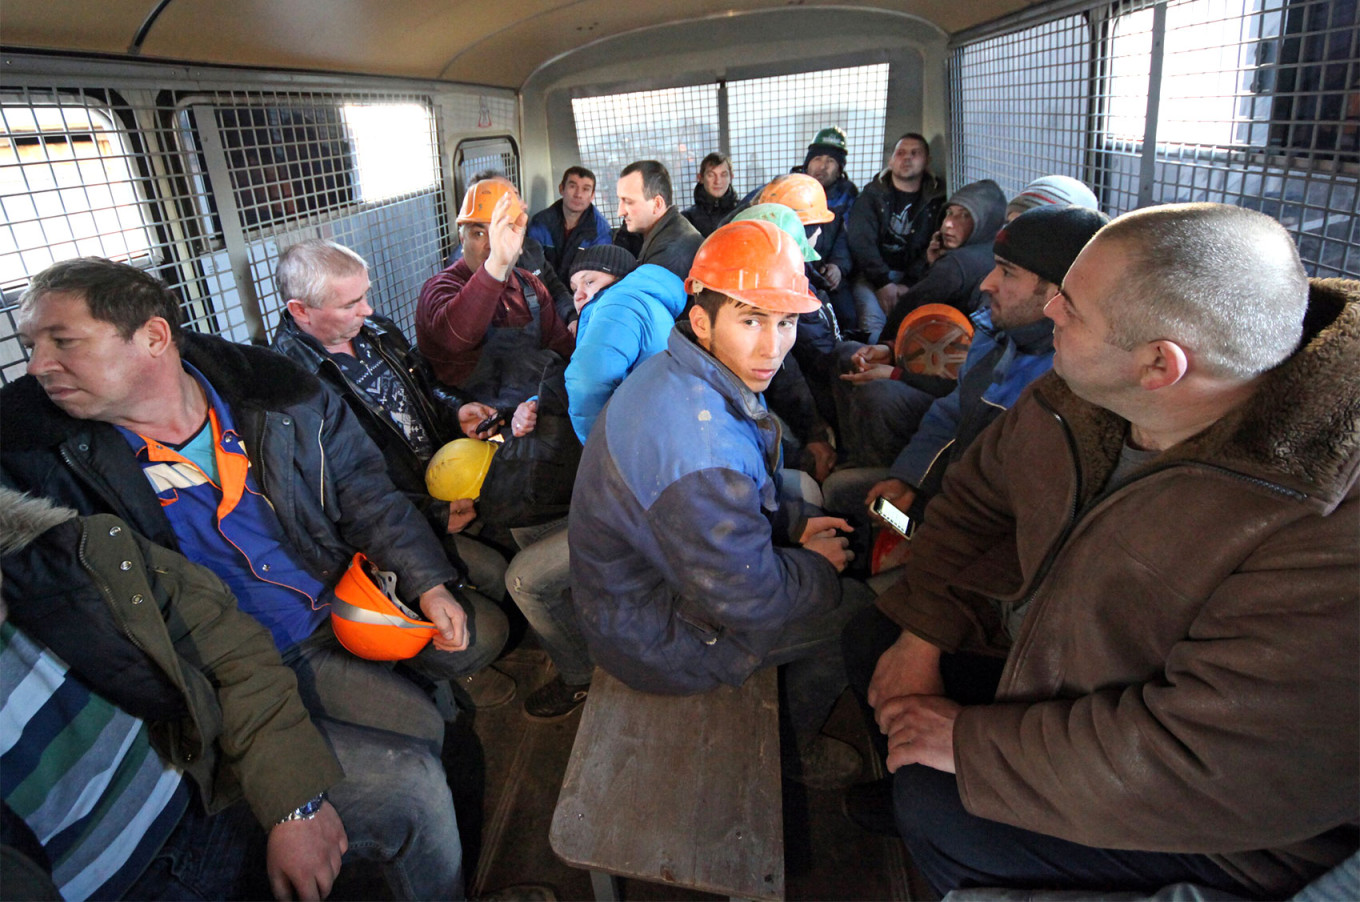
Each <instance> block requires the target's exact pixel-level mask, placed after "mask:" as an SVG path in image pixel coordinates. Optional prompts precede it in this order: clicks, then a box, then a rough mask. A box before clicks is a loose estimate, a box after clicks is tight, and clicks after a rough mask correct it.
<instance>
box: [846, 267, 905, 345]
mask: <svg viewBox="0 0 1360 902" xmlns="http://www.w3.org/2000/svg"><path fill="white" fill-rule="evenodd" d="M905 275H906V273H902V272H897V271H895V270H894V271H892V272H889V273H888V281H890V282H901V281H902V278H903V277H904V276H905ZM851 292H852V293H853V294H854V297H855V317H856V326H857V327H858V328H859V330H860V331H862V332H868V333H869V344H874V343H876V342H877V341H878V340H879V338H880V337H881V336H880V335H879V333H880V332H881V331H883V327H884V326H885V325H886V324H887V322H888V312H887V311H886V310H884V309H883V305H882V304H880V303H879V302H878V295H877V294H876V293H874V286H873V285H871V284H870V283H869V282H868V281H866V280H864V279H856V280H855V284H854V286H853V287H852V288H851ZM893 338H894V336H892V335H889V336H887V338H886V339H885V340H886V341H887V342H888V343H889V344H892V341H893Z"/></svg>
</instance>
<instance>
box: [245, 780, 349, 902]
mask: <svg viewBox="0 0 1360 902" xmlns="http://www.w3.org/2000/svg"><path fill="white" fill-rule="evenodd" d="M348 848H349V839H348V837H346V836H345V825H344V824H343V823H341V821H340V815H339V813H337V812H336V810H335V808H334V807H332V806H331V803H330V802H322V803H321V810H320V811H318V812H317V813H316V816H315V817H313V818H310V819H308V820H295V821H284V822H283V823H281V824H275V825H274V826H273V827H272V828H270V830H269V844H268V847H267V849H266V851H265V869H266V871H267V873H268V874H269V888H270V890H271V891H272V892H273V893H274V898H275V899H324V898H326V897H327V896H328V895H330V892H331V885H332V884H333V883H335V878H336V876H337V875H338V874H339V873H340V858H341V856H343V855H344V854H345V851H346V850H347V849H348Z"/></svg>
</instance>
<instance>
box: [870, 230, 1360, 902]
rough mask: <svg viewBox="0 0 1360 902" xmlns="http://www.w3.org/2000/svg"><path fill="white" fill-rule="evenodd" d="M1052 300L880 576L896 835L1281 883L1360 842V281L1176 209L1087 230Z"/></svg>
mask: <svg viewBox="0 0 1360 902" xmlns="http://www.w3.org/2000/svg"><path fill="white" fill-rule="evenodd" d="M1046 310H1047V313H1048V315H1049V316H1050V317H1051V318H1052V319H1053V322H1054V336H1053V341H1054V347H1055V356H1054V360H1053V372H1052V373H1050V374H1049V375H1047V376H1045V377H1043V378H1041V379H1040V380H1038V381H1037V382H1035V383H1034V385H1033V386H1032V387H1031V388H1030V389H1029V390H1028V391H1027V392H1026V393H1025V394H1023V395H1022V396H1021V397H1020V398H1019V400H1018V401H1017V402H1016V404H1015V405H1014V406H1013V407H1012V408H1011V409H1010V410H1009V411H1007V412H1006V413H1005V414H1003V415H1002V417H1001V418H1000V420H998V421H997V422H996V423H994V424H993V425H992V426H991V427H990V428H989V429H988V430H987V431H986V432H984V433H983V434H982V435H981V436H980V437H979V438H978V439H977V440H976V441H975V442H974V445H973V447H972V448H971V449H970V450H969V451H968V453H967V454H966V455H965V456H964V457H963V459H962V460H960V461H959V462H958V463H957V464H955V465H954V466H953V467H951V468H950V470H949V471H948V473H946V475H945V478H944V486H943V491H942V493H941V494H940V495H939V496H937V497H936V498H935V500H934V501H933V502H932V503H931V506H930V509H929V516H928V517H927V518H926V520H925V522H924V524H923V525H922V526H921V528H920V529H918V530H917V532H916V534H915V537H914V538H913V541H912V555H911V558H910V560H909V562H908V564H907V566H906V570H905V576H904V577H903V578H902V580H900V581H899V582H898V584H897V585H896V586H894V587H893V588H892V589H890V590H888V592H886V593H885V594H884V595H882V596H881V597H880V598H879V600H878V605H879V607H880V609H881V610H882V611H883V613H885V614H886V615H887V616H888V617H889V618H891V619H892V620H893V621H894V622H895V623H896V625H897V626H899V627H901V628H902V630H901V634H900V637H893V636H888V637H885V639H884V640H883V641H884V642H885V643H886V642H892V643H893V644H892V645H891V646H890V647H888V648H887V650H886V651H885V652H884V653H883V654H882V656H881V657H880V658H879V660H878V665H877V668H876V670H875V672H874V674H873V678H872V680H871V682H870V684H869V691H868V698H869V702H870V704H871V705H872V706H873V707H874V709H875V716H876V719H877V722H878V724H879V726H880V728H881V729H882V730H883V732H884V733H885V734H886V735H887V737H888V758H887V764H888V768H889V770H891V771H894V772H895V774H896V778H895V786H894V795H895V806H894V807H895V814H896V820H897V826H898V829H899V831H900V832H901V834H902V835H903V837H904V838H905V840H906V842H907V845H908V846H909V848H910V850H911V854H912V858H913V860H914V861H915V862H916V864H917V865H918V866H919V867H920V868H921V870H922V871H923V872H924V873H925V874H926V876H927V878H928V879H929V880H930V882H931V883H932V885H933V886H934V888H935V889H936V891H937V892H940V893H944V892H947V891H949V890H952V889H954V888H956V887H963V886H1010V887H1039V886H1042V887H1044V888H1046V889H1054V890H1060V889H1067V890H1080V891H1085V892H1101V893H1104V892H1111V891H1119V890H1136V891H1142V892H1148V891H1153V890H1155V889H1157V888H1158V887H1161V886H1165V885H1168V884H1174V883H1179V882H1190V883H1194V884H1198V885H1201V886H1205V887H1211V888H1213V889H1214V890H1218V891H1226V892H1230V893H1234V894H1237V895H1241V896H1246V897H1251V898H1256V897H1269V898H1281V897H1285V896H1289V895H1291V894H1292V893H1294V892H1296V891H1297V890H1298V889H1299V888H1300V887H1302V886H1303V885H1304V884H1305V883H1307V882H1308V881H1309V880H1310V879H1312V878H1313V877H1316V876H1317V875H1319V874H1321V873H1322V872H1323V871H1325V870H1327V869H1328V868H1330V867H1332V866H1334V865H1335V864H1337V863H1338V862H1340V861H1342V860H1343V859H1345V858H1346V857H1347V856H1349V855H1350V854H1352V853H1353V852H1354V851H1355V850H1356V834H1355V824H1356V822H1357V807H1356V799H1357V797H1360V680H1357V674H1356V667H1355V662H1356V660H1357V655H1358V654H1360V631H1357V629H1356V624H1357V622H1360V590H1358V589H1357V587H1360V566H1357V559H1356V548H1357V547H1360V492H1358V490H1357V484H1356V483H1357V473H1360V284H1357V283H1355V282H1345V281H1340V280H1325V281H1313V282H1312V283H1311V285H1310V283H1309V281H1308V279H1307V278H1306V276H1305V273H1304V269H1303V266H1302V264H1301V262H1300V260H1299V256H1298V253H1297V251H1296V250H1295V248H1294V244H1293V242H1292V240H1291V239H1290V236H1289V235H1288V233H1286V232H1285V230H1284V229H1283V228H1282V227H1281V226H1280V225H1279V224H1278V223H1276V222H1275V221H1274V220H1272V219H1270V218H1268V217H1266V216H1264V215H1262V214H1259V213H1254V212H1251V211H1247V210H1243V209H1239V208H1236V207H1229V206H1224V205H1219V204H1176V205H1168V206H1162V207H1154V208H1150V209H1146V210H1140V211H1138V212H1135V213H1130V214H1128V215H1126V216H1124V217H1121V218H1120V219H1117V220H1115V221H1114V222H1113V223H1111V224H1110V225H1109V226H1106V227H1105V228H1104V229H1102V230H1101V231H1100V232H1099V233H1097V235H1096V237H1095V238H1094V239H1093V240H1092V241H1091V243H1090V244H1088V245H1087V246H1086V247H1085V249H1084V250H1083V251H1082V252H1081V254H1080V255H1079V256H1078V257H1077V259H1076V261H1075V262H1074V263H1073V264H1072V267H1071V269H1070V270H1069V271H1068V273H1067V276H1066V278H1065V279H1064V280H1063V285H1062V290H1061V292H1059V293H1058V294H1057V295H1056V296H1055V297H1054V298H1053V299H1052V300H1050V301H1049V302H1048V306H1047V308H1046ZM894 638H895V639H896V641H895V642H894V641H893V640H894ZM987 657H990V659H991V660H993V661H996V660H998V659H1004V668H1003V669H1002V670H1001V673H1000V679H999V683H998V684H996V685H995V689H994V696H993V694H992V691H991V690H988V691H987V693H986V694H985V695H986V697H984V698H981V699H979V698H977V697H976V696H977V695H978V693H976V692H974V697H973V698H971V699H969V700H968V702H969V703H967V704H965V705H964V706H960V704H958V702H957V701H956V699H957V698H961V697H962V695H961V694H960V693H961V688H960V687H961V685H962V684H963V683H964V682H965V680H966V679H968V678H970V677H976V675H977V674H978V672H979V671H980V670H981V669H982V666H981V665H979V664H978V663H977V662H979V661H980V660H982V658H987ZM972 688H973V689H976V688H977V687H976V685H974V686H973V687H972Z"/></svg>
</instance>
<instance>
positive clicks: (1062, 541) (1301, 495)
mask: <svg viewBox="0 0 1360 902" xmlns="http://www.w3.org/2000/svg"><path fill="white" fill-rule="evenodd" d="M1035 397H1036V400H1037V401H1038V402H1039V406H1040V407H1042V408H1043V409H1044V410H1046V411H1048V413H1049V414H1050V415H1051V416H1052V417H1053V418H1054V419H1055V420H1057V421H1058V425H1059V426H1060V427H1061V428H1062V430H1063V436H1064V438H1066V439H1067V447H1068V450H1069V451H1070V452H1071V454H1072V461H1073V467H1072V471H1073V473H1075V474H1076V478H1077V485H1076V493H1075V494H1074V495H1073V497H1072V506H1071V509H1070V510H1069V511H1068V515H1067V525H1066V526H1065V527H1064V528H1063V531H1062V532H1061V533H1060V534H1059V536H1058V539H1057V541H1056V542H1054V543H1053V547H1052V548H1051V549H1050V550H1049V552H1048V555H1047V556H1046V557H1045V558H1044V562H1043V563H1042V564H1041V565H1040V567H1039V569H1038V570H1037V571H1036V572H1035V575H1034V581H1033V586H1032V588H1031V589H1030V591H1029V592H1028V593H1027V594H1026V595H1025V597H1024V599H1023V600H1022V601H1021V602H1020V606H1021V607H1024V608H1026V613H1025V616H1024V618H1023V620H1022V623H1024V622H1028V621H1029V619H1030V614H1031V613H1032V612H1031V611H1029V610H1028V606H1029V605H1030V604H1031V603H1032V602H1033V601H1034V599H1035V597H1036V596H1037V595H1038V594H1039V590H1040V589H1041V588H1042V587H1043V581H1044V579H1045V577H1047V576H1048V573H1049V571H1050V570H1051V569H1052V568H1053V564H1054V562H1055V561H1056V560H1057V558H1058V555H1059V554H1061V553H1062V550H1063V548H1065V547H1066V546H1067V540H1068V539H1069V538H1070V537H1071V535H1072V533H1073V531H1074V530H1075V529H1076V527H1077V524H1078V523H1080V522H1081V521H1082V520H1084V519H1085V518H1086V515H1087V514H1089V513H1091V512H1092V511H1093V510H1095V509H1096V508H1097V507H1099V506H1100V505H1101V504H1102V503H1104V502H1105V501H1106V499H1108V498H1110V497H1111V496H1113V495H1115V494H1116V493H1118V492H1120V491H1122V490H1123V489H1125V488H1127V487H1129V486H1131V485H1133V484H1134V483H1137V482H1141V481H1143V480H1144V479H1147V478H1148V477H1150V476H1155V475H1156V474H1158V473H1163V472H1166V471H1167V470H1174V469H1176V468H1178V467H1191V466H1193V467H1202V468H1204V469H1206V470H1213V471H1214V472H1216V473H1220V474H1222V475H1224V476H1229V477H1231V478H1233V479H1237V480H1239V481H1241V482H1245V483H1247V484H1249V485H1254V486H1256V487H1258V488H1263V489H1266V490H1268V491H1272V492H1275V493H1277V494H1280V495H1284V496H1285V497H1287V498H1291V499H1293V500H1296V501H1306V500H1307V499H1308V495H1307V493H1305V492H1300V491H1297V490H1295V489H1291V488H1288V487H1286V486H1282V485H1279V484H1278V483H1274V482H1271V481H1269V480H1266V479H1261V478H1260V477H1256V476H1248V475H1247V474H1245V473H1240V472H1238V471H1237V470H1233V469H1231V468H1230V467H1225V466H1222V465H1220V464H1213V463H1208V462H1207V461H1197V460H1185V461H1172V462H1171V463H1165V464H1160V465H1158V466H1156V467H1153V468H1151V469H1149V470H1146V471H1144V472H1141V473H1139V474H1138V475H1137V476H1134V477H1133V478H1131V479H1126V480H1124V481H1123V482H1121V483H1120V484H1119V485H1117V486H1113V487H1112V486H1109V485H1107V486H1106V487H1105V489H1104V490H1102V491H1101V492H1100V493H1099V494H1098V495H1096V496H1095V497H1094V498H1092V499H1091V501H1090V502H1089V503H1088V504H1087V505H1086V506H1085V507H1084V508H1082V507H1080V504H1079V501H1080V498H1081V481H1082V476H1081V458H1080V456H1079V455H1078V453H1077V443H1076V438H1075V437H1074V436H1073V435H1072V430H1071V428H1070V427H1069V426H1068V425H1067V421H1066V420H1065V419H1063V416H1062V414H1060V413H1058V412H1057V411H1056V410H1054V409H1053V408H1052V407H1050V406H1049V405H1048V403H1047V402H1046V401H1045V400H1044V399H1043V398H1042V397H1040V396H1038V395H1036V396H1035ZM1022 628H1023V627H1022ZM1019 640H1020V636H1019V634H1018V633H1017V635H1016V636H1015V642H1014V644H1013V646H1012V647H1014V645H1018V644H1019Z"/></svg>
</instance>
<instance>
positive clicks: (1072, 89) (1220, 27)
mask: <svg viewBox="0 0 1360 902" xmlns="http://www.w3.org/2000/svg"><path fill="white" fill-rule="evenodd" d="M998 32H999V33H996V34H989V35H985V36H981V37H976V38H969V39H966V40H964V41H962V42H960V44H959V45H958V46H957V47H956V48H955V49H954V53H953V60H952V71H951V104H952V107H953V109H952V114H953V134H952V137H953V154H954V156H953V160H952V166H951V171H950V177H951V180H952V183H953V184H954V185H962V184H965V183H967V182H971V181H975V180H977V179H979V178H994V179H996V180H997V182H998V183H1000V185H1001V187H1002V189H1003V190H1005V191H1006V193H1007V194H1008V195H1013V194H1015V193H1016V192H1018V191H1019V190H1020V189H1021V188H1022V187H1023V186H1024V185H1025V183H1026V182H1028V181H1029V180H1031V179H1033V178H1036V177H1038V176H1042V175H1048V174H1052V173H1061V174H1065V175H1072V176H1075V177H1077V178H1080V179H1082V180H1083V181H1085V182H1086V183H1087V184H1089V185H1090V186H1091V187H1092V188H1093V189H1094V190H1095V191H1096V196H1097V197H1099V198H1100V200H1101V204H1102V206H1103V207H1104V209H1105V210H1106V212H1108V213H1110V214H1112V215H1118V214H1120V213H1124V212H1127V211H1129V210H1133V209H1136V208H1138V207H1143V206H1147V205H1150V204H1157V203H1170V202H1181V201H1213V202H1219V203H1230V204H1237V205H1240V206H1244V207H1249V208H1251V209H1256V210H1260V211H1262V212H1264V213H1267V214H1269V215H1271V216H1274V217H1276V218H1277V219H1278V220H1279V221H1280V222H1281V223H1283V224H1284V225H1285V227H1286V228H1288V229H1289V230H1290V231H1291V233H1293V234H1294V236H1295V237H1296V240H1297V241H1298V246H1299V252H1300V255H1301V256H1302V258H1303V261H1304V264H1305V266H1307V267H1308V270H1309V272H1310V273H1311V274H1313V275H1316V276H1338V275H1344V276H1348V277H1352V278H1354V277H1357V276H1360V226H1358V225H1357V220H1356V216H1355V213H1356V206H1357V188H1356V186H1357V176H1360V101H1357V97H1360V65H1358V63H1360V46H1358V44H1357V18H1356V3H1355V2H1354V0H1343V2H1328V0H1175V2H1167V3H1160V4H1125V5H1121V6H1117V7H1114V8H1111V7H1109V6H1108V5H1105V4H1100V5H1096V4H1092V5H1091V6H1090V8H1089V9H1088V10H1086V11H1085V12H1082V13H1079V14H1069V15H1065V16H1063V17H1061V18H1058V19H1054V20H1052V21H1048V22H1043V23H1039V24H1031V25H1028V26H1026V27H1023V28H1014V29H1009V30H1008V29H1006V28H1005V26H1004V24H1003V25H1002V26H1000V27H999V28H998Z"/></svg>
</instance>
